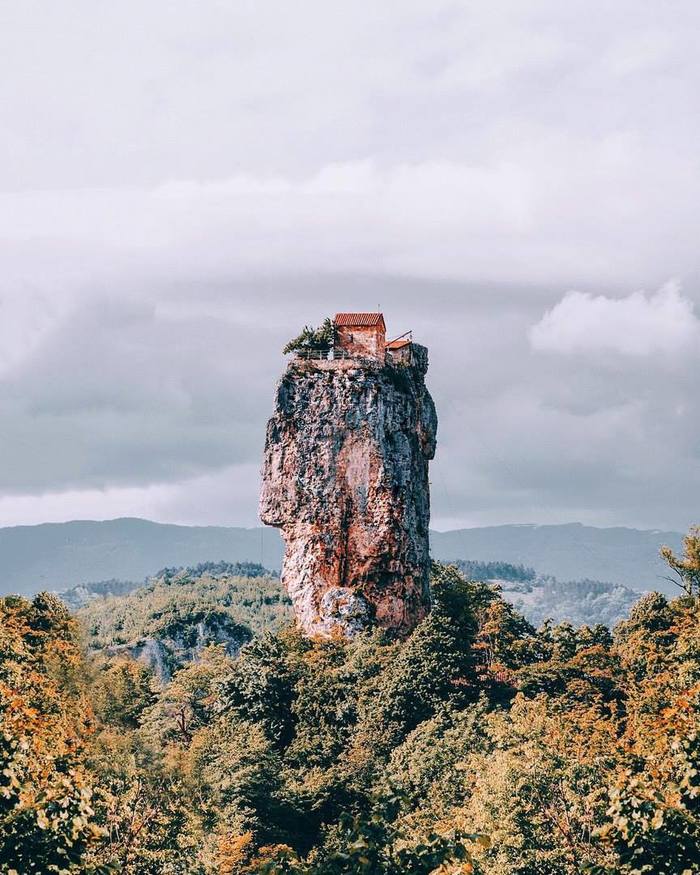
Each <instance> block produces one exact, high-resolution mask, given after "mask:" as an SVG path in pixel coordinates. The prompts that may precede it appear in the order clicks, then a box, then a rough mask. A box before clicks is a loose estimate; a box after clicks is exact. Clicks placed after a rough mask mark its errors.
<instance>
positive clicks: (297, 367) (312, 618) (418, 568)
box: [260, 344, 437, 637]
mask: <svg viewBox="0 0 700 875" xmlns="http://www.w3.org/2000/svg"><path fill="white" fill-rule="evenodd" d="M427 366H428V356H427V350H426V349H425V347H421V346H418V345H417V344H413V356H412V363H411V364H408V365H404V364H395V365H392V364H384V363H380V362H377V361H371V360H368V359H364V360H335V361H300V360H298V359H297V360H293V361H292V362H290V364H289V366H288V368H287V371H286V373H285V374H284V376H283V377H282V379H281V381H280V383H279V386H278V389H277V399H276V405H275V411H274V414H273V416H272V418H271V419H270V421H269V423H268V427H267V439H266V444H265V457H264V466H263V486H262V495H261V500H260V515H261V518H262V520H263V522H265V523H267V524H268V525H271V526H276V527H278V528H279V529H281V532H282V536H283V538H284V541H285V555H284V563H283V569H282V581H283V583H284V585H285V587H286V588H287V591H288V592H289V595H290V596H291V599H292V602H293V604H294V609H295V612H296V616H297V619H298V621H299V622H300V624H301V626H302V628H303V629H304V631H305V632H306V633H307V634H309V635H321V636H330V635H332V634H337V633H340V634H341V635H343V636H345V637H352V635H354V634H355V633H356V632H358V631H359V630H361V629H363V628H366V627H367V626H369V625H371V624H373V623H377V624H378V625H380V626H382V627H384V628H387V629H392V630H395V631H396V632H398V633H399V634H405V633H407V632H409V631H410V630H411V629H412V628H413V627H414V626H415V625H416V623H418V622H419V621H420V620H421V618H422V617H423V616H425V614H426V612H427V611H428V609H429V605H430V593H429V587H428V571H429V552H428V551H429V545H428V522H429V518H430V498H429V487H428V460H429V459H431V458H432V457H433V455H434V453H435V436H436V431H437V417H436V414H435V406H434V404H433V401H432V398H431V397H430V394H429V392H428V390H427V389H426V387H425V382H424V377H425V373H426V371H427Z"/></svg>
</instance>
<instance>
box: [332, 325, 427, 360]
mask: <svg viewBox="0 0 700 875" xmlns="http://www.w3.org/2000/svg"><path fill="white" fill-rule="evenodd" d="M333 324H334V326H335V347H334V353H335V354H336V355H337V356H338V358H341V357H342V358H356V357H357V358H372V359H376V360H377V361H380V362H383V361H391V362H394V363H399V362H400V363H403V364H409V363H410V360H411V336H410V334H411V333H410V332H406V334H403V335H401V337H399V338H396V339H395V340H391V341H389V342H387V339H386V323H385V322H384V315H383V314H382V313H336V314H335V317H334V319H333Z"/></svg>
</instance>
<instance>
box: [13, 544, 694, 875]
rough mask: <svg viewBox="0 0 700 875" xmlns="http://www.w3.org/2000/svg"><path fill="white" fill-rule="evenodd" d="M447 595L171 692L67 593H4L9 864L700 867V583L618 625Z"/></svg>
mask: <svg viewBox="0 0 700 875" xmlns="http://www.w3.org/2000/svg"><path fill="white" fill-rule="evenodd" d="M689 538H690V540H687V541H686V552H685V554H684V556H683V557H675V556H673V557H668V558H669V559H673V560H674V561H675V562H676V563H679V564H680V568H681V570H682V571H681V573H682V575H684V578H683V579H684V580H686V581H687V580H691V581H692V580H693V579H694V578H693V576H692V575H693V573H694V565H693V563H694V562H695V561H696V558H695V557H696V554H695V553H694V549H695V546H696V544H697V542H696V541H693V540H692V538H693V534H692V533H691V535H690V536H689ZM672 567H675V566H673V565H672ZM255 583H256V581H255V580H251V581H250V586H251V587H252V586H253V585H254V584H255ZM257 583H258V584H263V585H264V578H259V579H258V580H257ZM173 585H174V584H173V581H172V579H171V580H170V582H169V583H168V584H166V583H164V582H162V584H161V587H162V590H163V592H161V591H160V590H158V592H156V594H155V598H154V601H153V602H152V605H151V607H152V609H153V610H154V611H157V610H160V609H161V608H160V607H159V605H161V606H162V608H163V609H164V610H170V608H168V602H167V599H166V598H165V595H164V593H165V590H166V589H167V587H172V586H173ZM240 585H241V586H243V583H241V584H240ZM185 588H187V585H186V584H185ZM432 591H433V610H432V612H431V613H430V615H429V616H428V618H427V619H426V620H425V621H424V622H422V623H421V624H420V625H419V626H418V628H417V629H416V630H415V631H414V632H413V633H412V634H411V635H410V636H409V637H408V638H406V639H405V640H395V639H391V638H389V637H388V636H386V635H385V634H383V633H381V632H380V631H376V630H375V631H373V632H367V633H364V634H362V635H359V636H358V637H357V638H356V639H355V640H354V641H352V642H351V643H345V642H342V641H339V640H330V641H314V640H309V639H306V638H303V637H302V636H300V635H299V634H298V633H297V631H296V630H295V629H294V628H293V627H292V626H289V625H284V626H283V627H282V628H280V627H276V629H277V630H276V631H265V630H264V628H263V627H261V628H260V630H259V631H258V633H257V634H256V635H255V637H254V638H253V639H252V640H251V641H250V643H248V644H246V645H245V646H244V647H243V648H242V649H241V651H240V653H239V654H238V655H237V656H234V657H232V656H229V655H227V653H226V650H225V648H224V647H223V646H216V645H214V646H210V647H208V648H205V649H204V650H203V651H202V652H201V653H200V654H199V657H198V658H197V659H195V660H194V661H190V662H187V663H186V664H184V665H183V666H182V667H181V668H180V669H179V670H177V671H176V672H175V673H174V674H173V675H172V678H171V679H170V680H169V681H167V682H162V681H160V682H159V681H158V680H157V679H156V678H155V677H154V676H153V675H152V674H151V673H150V671H149V670H148V669H147V668H146V667H145V666H144V665H143V664H141V663H140V662H138V661H135V660H133V659H129V658H127V657H125V656H124V655H120V656H109V655H107V654H106V653H105V652H101V653H96V654H95V653H93V654H92V655H90V654H89V653H88V652H87V651H86V649H85V647H84V641H85V638H84V631H83V629H82V628H81V626H80V624H79V622H78V621H77V620H76V619H75V618H74V617H72V616H71V615H70V614H69V612H68V611H67V609H66V608H65V606H64V605H63V604H62V603H61V602H60V601H59V600H58V599H57V598H56V597H55V596H51V595H48V594H40V595H38V596H37V597H36V598H34V599H33V600H32V601H29V600H27V599H24V598H18V597H6V598H4V599H2V600H0V742H1V744H2V747H1V748H0V759H1V765H0V861H1V862H0V872H5V873H12V872H16V873H25V872H56V873H71V872H92V873H107V872H123V873H130V875H136V873H139V875H141V873H143V875H146V873H161V872H162V873H183V875H184V873H196V875H213V873H220V875H224V873H226V875H254V873H269V875H271V873H300V875H301V873H303V875H321V873H324V875H341V873H347V875H350V873H366V875H370V873H377V875H383V873H386V875H399V873H402V875H403V873H406V872H411V873H418V875H422V873H424V875H458V873H484V875H530V873H535V875H537V873H542V875H545V873H546V875H558V873H562V875H565V873H566V875H569V873H571V875H573V873H581V872H589V873H595V875H603V873H609V875H612V873H623V875H624V873H627V875H632V873H676V875H686V873H695V872H698V871H700V868H699V867H700V864H699V863H698V861H699V860H700V777H699V772H698V769H699V765H700V598H699V597H698V592H697V590H696V589H694V588H693V587H690V588H688V589H684V590H679V597H678V598H675V599H672V600H668V599H667V598H665V597H664V596H662V595H659V594H658V593H650V594H647V595H645V596H643V597H642V598H641V599H640V600H639V601H638V602H637V604H636V605H635V606H634V607H633V609H632V610H631V612H630V614H629V616H628V617H627V619H625V620H624V621H623V622H621V623H619V624H618V625H617V626H616V628H615V629H614V631H613V632H610V630H609V629H607V628H606V627H604V626H590V627H589V626H582V627H580V628H575V627H573V626H571V625H569V624H560V625H553V624H552V623H548V622H546V623H544V624H543V625H542V626H541V627H540V628H539V629H534V628H533V627H532V626H531V625H530V624H529V623H528V622H527V621H526V620H525V619H524V618H523V617H522V616H520V615H519V614H518V613H517V611H516V610H515V609H514V608H513V607H512V606H511V605H509V604H508V603H507V602H505V601H504V600H503V599H502V598H501V595H500V593H499V591H498V588H497V587H494V586H492V585H490V584H488V583H485V582H481V581H469V580H467V579H466V577H465V576H464V575H463V574H462V573H461V572H460V571H459V570H458V569H457V568H455V567H450V566H443V565H438V564H435V565H434V568H433V575H432ZM213 593H214V590H212V591H210V596H211V595H212V594H213ZM192 594H193V593H192V591H190V596H192ZM217 595H218V593H217ZM125 621H126V618H125Z"/></svg>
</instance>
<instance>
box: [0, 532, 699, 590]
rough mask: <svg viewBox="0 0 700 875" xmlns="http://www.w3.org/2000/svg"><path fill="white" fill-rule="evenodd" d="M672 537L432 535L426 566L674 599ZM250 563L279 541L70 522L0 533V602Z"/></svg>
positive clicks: (263, 558)
mask: <svg viewBox="0 0 700 875" xmlns="http://www.w3.org/2000/svg"><path fill="white" fill-rule="evenodd" d="M681 537H682V536H681V535H680V534H679V533H677V532H660V531H640V530H638V529H625V528H609V529H598V528H593V527H591V526H583V525H580V524H577V523H572V524H570V525H559V526H530V525H509V526H489V527H485V528H474V529H459V530H457V531H451V532H433V533H432V535H431V539H432V550H433V555H434V556H435V558H436V559H443V560H450V559H468V560H476V561H480V562H507V563H511V564H513V565H523V566H526V567H528V568H536V569H537V570H538V572H540V573H541V574H551V575H554V576H555V577H557V578H559V579H560V580H578V579H582V578H589V579H595V580H609V581H613V582H614V583H619V584H623V585H625V586H628V587H631V588H632V589H635V590H646V589H659V590H662V591H666V592H671V593H674V592H675V588H674V587H673V586H672V585H671V584H670V583H668V581H665V580H663V577H662V575H663V574H664V573H665V572H664V565H663V563H662V561H661V560H660V559H659V556H658V550H659V547H660V546H661V545H662V544H669V545H670V546H671V547H673V548H675V549H680V544H681ZM221 560H223V561H226V562H256V563H260V564H261V565H264V566H265V567H266V568H272V569H279V568H280V566H281V562H282V542H281V539H280V536H279V533H278V532H277V531H276V530H275V529H269V528H254V529H243V528H226V527H223V526H174V525H165V524H162V523H153V522H149V521H148V520H141V519H116V520H108V521H105V522H93V521H77V522H70V523H45V524H44V525H39V526H16V527H12V528H2V529H0V594H2V593H8V592H20V593H34V592H37V591H39V590H41V589H48V590H63V589H68V588H70V587H73V586H78V585H81V584H85V583H88V582H90V581H109V580H111V579H118V580H121V581H143V579H144V578H145V577H147V576H149V575H152V574H155V573H156V571H157V570H158V569H159V568H164V567H166V566H168V567H173V566H192V565H197V564H199V563H202V562H210V561H213V562H219V561H221Z"/></svg>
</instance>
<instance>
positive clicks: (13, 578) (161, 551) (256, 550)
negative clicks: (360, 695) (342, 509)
mask: <svg viewBox="0 0 700 875" xmlns="http://www.w3.org/2000/svg"><path fill="white" fill-rule="evenodd" d="M220 560H224V561H227V562H258V563H260V564H261V565H264V566H265V567H266V568H273V569H279V568H280V566H281V563H282V543H281V540H280V537H279V534H278V532H277V531H276V530H274V529H267V528H265V529H263V528H255V529H238V528H225V527H223V526H173V525H164V524H162V523H152V522H149V521H148V520H141V519H130V518H126V519H116V520H107V521H105V522H94V521H83V520H80V521H76V522H70V523H45V524H44V525H40V526H16V527H13V528H3V529H0V593H7V592H19V593H34V592H37V591H39V590H42V589H48V590H62V589H68V588H70V587H73V586H78V585H80V584H84V583H89V582H91V581H106V580H110V579H112V578H117V579H119V580H122V581H143V580H144V578H146V577H147V576H150V575H152V574H155V573H156V572H157V571H158V569H160V568H165V567H173V566H175V567H177V566H192V565H197V564H199V563H200V562H209V561H214V562H218V561H220Z"/></svg>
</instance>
